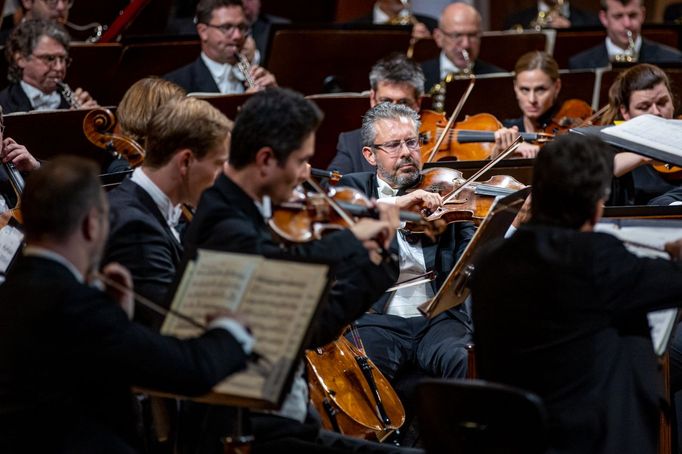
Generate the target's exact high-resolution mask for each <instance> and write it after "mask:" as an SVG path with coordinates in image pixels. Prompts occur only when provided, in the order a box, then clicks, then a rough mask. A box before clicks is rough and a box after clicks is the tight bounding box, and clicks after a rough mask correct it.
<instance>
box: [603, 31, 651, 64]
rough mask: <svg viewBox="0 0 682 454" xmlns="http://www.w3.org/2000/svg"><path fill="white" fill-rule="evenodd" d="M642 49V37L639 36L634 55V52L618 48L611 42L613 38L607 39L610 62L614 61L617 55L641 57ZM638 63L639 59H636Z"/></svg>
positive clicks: (636, 40)
mask: <svg viewBox="0 0 682 454" xmlns="http://www.w3.org/2000/svg"><path fill="white" fill-rule="evenodd" d="M641 48H642V35H638V36H637V39H635V52H634V55H633V52H631V51H630V49H629V48H628V49H621V48H620V47H618V46H616V45H615V44H614V43H613V41H611V38H609V37H608V36H607V37H606V52H607V53H608V54H609V61H614V60H615V59H616V55H628V56H630V57H635V56H639V50H640V49H641ZM635 61H637V59H635Z"/></svg>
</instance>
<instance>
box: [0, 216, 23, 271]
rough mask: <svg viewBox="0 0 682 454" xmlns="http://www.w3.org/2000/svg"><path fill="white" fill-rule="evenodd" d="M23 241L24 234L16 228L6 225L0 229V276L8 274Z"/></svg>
mask: <svg viewBox="0 0 682 454" xmlns="http://www.w3.org/2000/svg"><path fill="white" fill-rule="evenodd" d="M23 241H24V234H23V233H21V231H20V230H19V229H17V228H16V227H13V226H11V225H5V226H4V227H2V228H1V229H0V274H4V273H6V272H7V268H8V267H9V264H10V263H12V259H14V256H15V255H16V254H17V252H19V249H20V248H21V244H22V242H23ZM0 283H2V281H0Z"/></svg>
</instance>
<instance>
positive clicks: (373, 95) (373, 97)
mask: <svg viewBox="0 0 682 454" xmlns="http://www.w3.org/2000/svg"><path fill="white" fill-rule="evenodd" d="M376 105H377V92H376V91H374V90H370V91H369V107H374V106H376Z"/></svg>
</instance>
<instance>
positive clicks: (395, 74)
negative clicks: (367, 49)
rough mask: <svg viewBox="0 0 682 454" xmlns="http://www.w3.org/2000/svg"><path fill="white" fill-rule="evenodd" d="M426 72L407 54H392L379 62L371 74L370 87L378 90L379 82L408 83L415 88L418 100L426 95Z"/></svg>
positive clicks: (373, 67)
mask: <svg viewBox="0 0 682 454" xmlns="http://www.w3.org/2000/svg"><path fill="white" fill-rule="evenodd" d="M424 80H425V79H424V72H423V71H422V68H421V66H419V65H418V64H417V63H415V61H414V60H412V59H410V58H407V57H406V56H405V54H400V53H397V52H395V53H392V54H391V55H388V56H387V57H384V58H382V59H381V60H379V61H377V62H376V63H375V64H374V66H372V70H371V71H370V72H369V86H370V87H371V88H372V90H375V91H376V89H377V87H378V86H379V82H390V83H406V84H409V85H411V86H412V87H413V88H414V94H415V97H416V98H420V97H421V96H422V95H424Z"/></svg>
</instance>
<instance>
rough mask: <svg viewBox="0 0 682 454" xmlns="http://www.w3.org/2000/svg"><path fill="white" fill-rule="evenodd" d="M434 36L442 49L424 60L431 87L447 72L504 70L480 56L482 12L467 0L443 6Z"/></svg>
mask: <svg viewBox="0 0 682 454" xmlns="http://www.w3.org/2000/svg"><path fill="white" fill-rule="evenodd" d="M433 39H434V40H435V41H436V45H437V46H438V47H439V48H440V50H441V52H440V55H439V56H438V58H434V59H432V60H427V61H425V62H423V63H422V69H423V70H424V76H425V77H426V87H427V89H428V90H430V89H431V88H432V87H433V86H434V85H436V84H437V83H438V82H440V81H441V80H445V79H446V77H447V76H448V74H461V73H466V72H472V73H474V74H490V73H497V72H505V71H504V69H502V68H499V67H497V66H495V65H493V64H490V63H487V62H485V61H483V60H479V59H478V54H479V52H480V50H481V15H480V14H479V12H478V11H477V10H476V8H474V7H473V6H471V5H468V4H467V3H463V2H454V3H451V4H449V5H448V6H446V7H445V8H444V9H443V12H442V13H441V15H440V19H439V20H438V28H436V29H435V30H434V32H433ZM464 52H466V56H465V55H464Z"/></svg>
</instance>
